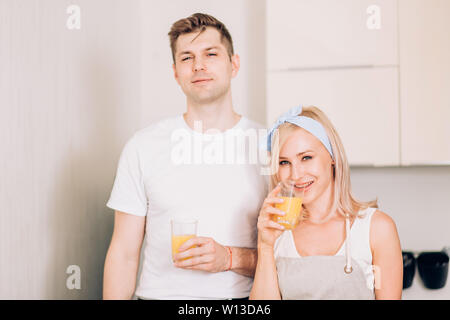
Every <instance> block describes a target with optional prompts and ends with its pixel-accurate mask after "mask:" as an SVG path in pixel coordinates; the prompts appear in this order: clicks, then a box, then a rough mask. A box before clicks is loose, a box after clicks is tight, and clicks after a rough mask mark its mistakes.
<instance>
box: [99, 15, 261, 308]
mask: <svg viewBox="0 0 450 320" xmlns="http://www.w3.org/2000/svg"><path fill="white" fill-rule="evenodd" d="M169 37H170V42H171V49H172V56H173V71H174V76H175V79H176V81H177V82H178V84H179V85H180V87H181V89H182V91H183V92H184V94H185V95H186V103H187V111H186V113H184V114H183V115H182V116H179V117H175V118H169V119H164V120H162V121H160V122H158V123H155V124H153V125H150V126H149V127H147V128H145V129H143V130H140V131H138V132H137V133H136V134H135V135H134V136H133V137H132V138H131V139H130V140H129V141H128V142H127V144H126V146H125V148H124V150H123V151H122V155H121V157H120V161H119V166H118V170H117V175H116V179H115V182H114V187H113V190H112V192H111V197H110V199H109V201H108V203H107V206H108V207H110V208H112V209H114V210H115V221H114V232H113V236H112V240H111V244H110V247H109V250H108V253H107V256H106V261H105V270H104V289H103V296H104V298H105V299H130V298H132V296H133V294H134V293H135V294H136V296H137V297H138V298H141V299H233V298H246V297H248V295H249V293H250V290H251V286H252V280H253V278H252V277H253V275H254V271H255V267H256V261H257V256H256V250H255V248H256V223H257V217H258V213H259V209H260V206H261V204H262V201H263V199H264V198H265V196H266V193H267V187H266V180H265V177H264V176H263V175H262V174H261V171H260V167H259V166H258V164H257V163H254V162H253V163H252V161H250V160H249V159H250V158H251V156H250V154H251V153H252V152H253V153H254V152H257V150H256V149H257V147H258V146H257V145H255V144H253V145H252V144H251V143H249V144H248V145H247V146H246V147H245V148H241V147H239V146H238V145H239V143H237V144H236V143H227V144H226V146H225V144H224V143H225V141H228V142H230V141H231V142H233V141H235V140H233V138H236V137H238V138H239V137H241V138H242V137H243V132H248V131H249V130H254V131H255V130H257V129H261V128H262V127H261V126H259V125H257V124H256V123H254V122H253V121H250V120H249V119H247V118H245V117H243V116H241V115H239V114H237V113H236V112H235V111H234V110H233V105H232V99H231V87H230V85H231V79H232V78H234V77H235V76H236V75H237V73H238V71H239V66H240V65H239V56H238V55H236V54H234V50H233V43H232V39H231V36H230V34H229V32H228V30H227V29H226V27H225V26H224V25H223V23H221V22H220V21H218V20H217V19H215V18H214V17H212V16H209V15H206V14H198V13H197V14H194V15H192V16H190V17H188V18H186V19H181V20H179V21H177V22H176V23H174V24H173V26H172V28H171V31H170V32H169ZM236 132H237V134H236ZM244 135H245V134H244ZM180 138H182V139H180ZM244 138H246V137H244ZM247 140H250V139H247ZM247 140H245V141H247ZM241 142H242V140H241ZM222 146H224V148H221V147H222ZM236 157H237V158H238V160H236ZM242 159H246V161H242ZM177 218H195V219H198V234H199V236H198V237H195V238H192V239H190V240H188V241H187V242H185V243H184V245H183V246H181V247H180V249H179V253H178V254H176V255H175V256H174V257H173V259H172V253H171V231H170V222H171V220H172V219H177ZM144 235H146V238H145V239H146V243H145V244H146V247H145V252H144V258H143V266H142V272H141V277H140V279H139V284H138V286H137V289H136V292H135V287H136V275H137V272H138V266H139V257H140V250H141V246H142V244H143V240H144ZM187 257H190V258H189V259H186V258H187Z"/></svg>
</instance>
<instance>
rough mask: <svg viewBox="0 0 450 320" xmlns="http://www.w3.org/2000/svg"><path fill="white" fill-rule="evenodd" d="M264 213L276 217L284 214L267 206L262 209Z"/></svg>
mask: <svg viewBox="0 0 450 320" xmlns="http://www.w3.org/2000/svg"><path fill="white" fill-rule="evenodd" d="M264 212H265V213H266V214H269V215H271V214H276V215H278V216H284V215H285V214H286V213H285V212H284V211H282V210H280V209H277V208H275V207H272V206H267V208H265V209H264Z"/></svg>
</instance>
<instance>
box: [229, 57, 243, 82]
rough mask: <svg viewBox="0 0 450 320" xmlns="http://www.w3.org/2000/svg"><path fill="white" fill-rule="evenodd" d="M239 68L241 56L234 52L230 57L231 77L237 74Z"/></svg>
mask: <svg viewBox="0 0 450 320" xmlns="http://www.w3.org/2000/svg"><path fill="white" fill-rule="evenodd" d="M240 68H241V58H240V57H239V55H238V54H234V55H233V56H232V57H231V70H232V71H231V77H232V78H234V77H236V76H237V74H238V72H239V69H240Z"/></svg>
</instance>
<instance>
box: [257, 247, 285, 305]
mask: <svg viewBox="0 0 450 320" xmlns="http://www.w3.org/2000/svg"><path fill="white" fill-rule="evenodd" d="M258 243H260V241H258ZM280 299H281V295H280V289H279V287H278V276H277V269H276V266H275V258H274V254H273V247H270V246H265V245H259V244H258V262H257V264H256V271H255V279H254V281H253V288H252V291H251V292H250V300H280Z"/></svg>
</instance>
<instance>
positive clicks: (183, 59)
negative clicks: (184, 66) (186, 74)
mask: <svg viewBox="0 0 450 320" xmlns="http://www.w3.org/2000/svg"><path fill="white" fill-rule="evenodd" d="M190 58H191V57H184V58H182V59H181V61H186V60H188V59H190Z"/></svg>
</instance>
